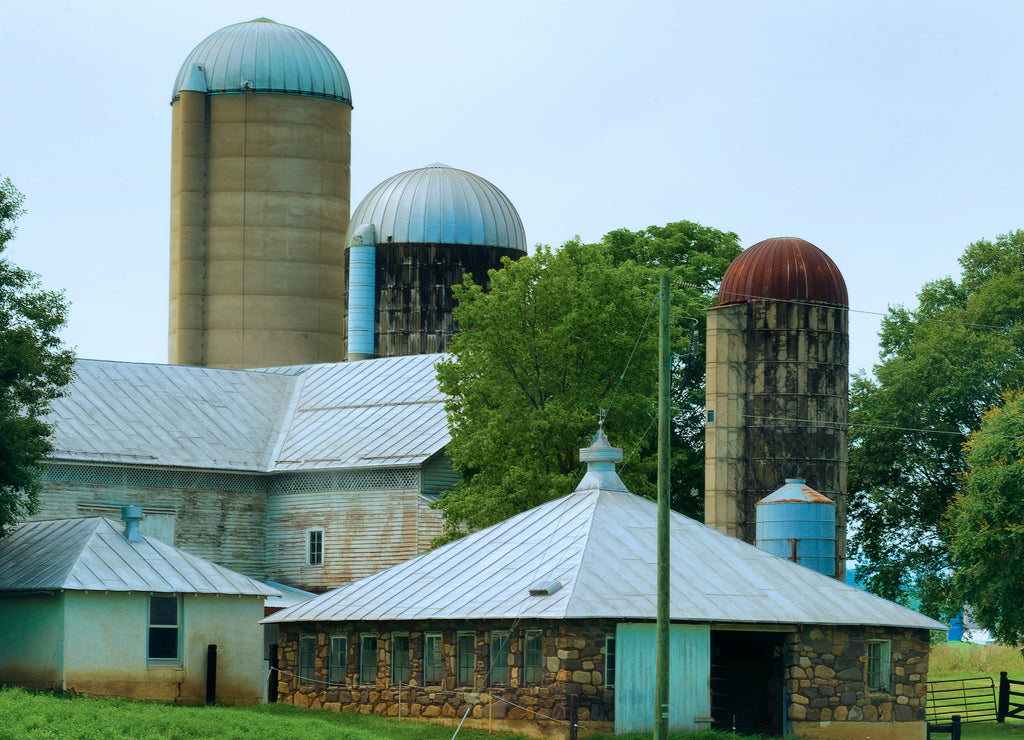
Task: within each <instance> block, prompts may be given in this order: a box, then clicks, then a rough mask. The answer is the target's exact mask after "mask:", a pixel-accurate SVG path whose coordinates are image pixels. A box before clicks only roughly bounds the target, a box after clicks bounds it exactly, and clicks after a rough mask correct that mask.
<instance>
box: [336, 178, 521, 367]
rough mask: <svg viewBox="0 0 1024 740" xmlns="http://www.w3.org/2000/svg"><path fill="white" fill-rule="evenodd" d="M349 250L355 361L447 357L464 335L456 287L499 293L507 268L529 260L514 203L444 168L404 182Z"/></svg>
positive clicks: (386, 186)
mask: <svg viewBox="0 0 1024 740" xmlns="http://www.w3.org/2000/svg"><path fill="white" fill-rule="evenodd" d="M346 245H347V247H348V248H347V250H346V254H347V264H348V268H347V271H348V283H349V287H348V295H349V305H348V352H347V356H348V359H350V360H362V359H368V358H370V357H396V356H400V355H417V354H426V353H432V352H444V351H445V348H446V347H447V346H448V340H449V339H451V336H452V334H453V332H454V331H455V324H454V321H453V320H452V308H453V305H454V300H453V298H452V290H451V286H453V285H456V284H459V283H461V282H462V278H463V276H464V275H466V274H471V275H472V276H473V280H474V282H475V283H477V284H478V285H482V286H483V287H484V289H485V290H486V289H487V288H488V287H489V283H490V281H489V279H488V276H487V271H488V270H490V269H496V268H498V267H500V266H501V258H502V257H505V256H508V257H512V258H513V259H514V258H517V257H520V256H522V255H524V254H526V234H525V232H524V231H523V224H522V221H521V220H520V219H519V213H518V212H517V211H516V209H515V207H514V206H513V205H512V202H511V201H510V200H509V199H508V197H507V196H506V195H505V194H504V193H502V192H501V191H500V190H499V189H498V188H496V187H495V186H494V185H492V184H491V183H490V182H488V181H487V180H485V179H483V178H482V177H478V176H477V175H474V174H472V173H471V172H466V171H465V170H459V169H455V168H453V167H448V166H447V165H443V164H432V165H429V166H427V167H423V168H421V169H418V170H409V171H408V172H401V173H399V174H397V175H395V176H393V177H389V178H388V179H387V180H385V181H384V182H382V183H380V184H379V185H377V187H375V188H373V190H371V191H370V192H369V194H367V196H366V197H365V198H363V200H362V202H361V203H360V204H359V205H358V206H357V207H356V209H355V211H353V213H352V221H351V225H350V226H349V232H348V237H347V239H346Z"/></svg>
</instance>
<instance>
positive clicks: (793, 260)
mask: <svg viewBox="0 0 1024 740" xmlns="http://www.w3.org/2000/svg"><path fill="white" fill-rule="evenodd" d="M756 298H773V299H776V300H795V301H814V302H819V303H830V304H833V305H838V306H849V305H850V299H849V297H848V296H847V293H846V281H844V280H843V275H842V273H840V272H839V268H838V267H836V263H835V262H833V261H832V259H831V258H830V257H829V256H828V255H827V254H825V253H824V252H822V251H821V250H820V249H818V248H817V247H816V246H814V245H813V244H811V243H810V242H808V241H804V240H803V239H797V238H796V237H792V236H785V237H779V238H776V239H765V240H764V241H763V242H758V243H757V244H755V245H754V246H752V247H748V248H747V249H744V250H743V252H741V253H740V256H739V257H737V258H736V259H735V260H733V263H732V264H731V265H729V269H727V270H726V271H725V275H724V276H723V277H722V286H721V287H720V288H719V289H718V305H719V306H725V305H728V304H730V303H746V302H747V301H749V300H751V299H756Z"/></svg>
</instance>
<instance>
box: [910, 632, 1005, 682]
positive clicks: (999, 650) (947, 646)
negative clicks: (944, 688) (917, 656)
mask: <svg viewBox="0 0 1024 740" xmlns="http://www.w3.org/2000/svg"><path fill="white" fill-rule="evenodd" d="M1000 671H1006V675H1007V676H1008V677H1009V678H1011V679H1013V680H1015V681H1024V657H1022V656H1021V652H1020V649H1019V648H1016V647H1008V646H1006V645H975V644H973V643H970V642H941V643H937V644H935V645H932V654H931V657H930V658H929V659H928V680H930V681H940V680H944V679H950V678H968V677H973V676H992V678H993V679H995V680H996V681H998V680H999V672H1000Z"/></svg>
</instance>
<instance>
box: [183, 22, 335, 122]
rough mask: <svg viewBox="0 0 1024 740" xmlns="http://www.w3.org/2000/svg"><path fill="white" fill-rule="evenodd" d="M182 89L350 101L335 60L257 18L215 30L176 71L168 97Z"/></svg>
mask: <svg viewBox="0 0 1024 740" xmlns="http://www.w3.org/2000/svg"><path fill="white" fill-rule="evenodd" d="M182 90H198V91H200V92H206V93H240V92H275V93H290V94H293V95H313V96H317V97H324V98H333V99H335V100H341V101H343V102H346V103H349V104H351V103H352V90H351V88H350V87H349V84H348V76H347V75H346V74H345V70H344V69H343V68H342V66H341V62H339V61H338V58H337V57H336V56H334V54H333V53H332V52H331V50H330V49H328V48H327V47H326V46H324V45H323V44H322V43H321V42H320V41H318V40H317V39H315V38H313V37H312V36H311V35H309V34H308V33H306V32H305V31H300V30H299V29H297V28H292V27H291V26H286V25H283V24H281V23H275V22H274V21H272V20H270V19H268V18H257V19H256V20H252V21H248V22H246V23H236V24H234V25H232V26H226V27H225V28H222V29H220V30H219V31H215V32H214V33H212V34H210V35H209V36H207V37H206V38H205V39H204V40H203V41H201V42H200V43H199V45H198V46H196V48H194V49H193V50H192V53H191V54H189V55H188V57H187V58H186V59H185V62H184V63H183V64H182V65H181V69H180V70H179V71H178V77H177V79H176V80H175V82H174V93H173V95H172V96H171V99H172V101H173V100H177V99H178V95H179V94H180V93H181V91H182Z"/></svg>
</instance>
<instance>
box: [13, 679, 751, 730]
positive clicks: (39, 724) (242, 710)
mask: <svg viewBox="0 0 1024 740" xmlns="http://www.w3.org/2000/svg"><path fill="white" fill-rule="evenodd" d="M452 732H453V729H452V728H450V727H443V726H440V725H436V724H431V723H429V722H417V721H414V720H400V719H388V718H385V717H377V716H374V715H366V714H353V713H349V712H332V711H326V710H316V709H301V708H299V707H293V706H289V705H284V704H258V705H255V706H251V707H182V706H173V705H169V704H152V703H148V702H129V701H123V700H120V699H89V698H85V697H71V696H61V695H57V694H50V693H45V692H28V691H23V690H22V689H15V688H8V689H0V740H15V738H17V740H41V739H42V738H57V739H59V740H78V739H80V740H92V739H93V738H102V739H103V740H108V739H109V740H188V739H190V738H215V739H216V740H239V739H253V738H259V740H263V739H264V738H273V739H274V740H293V739H294V740H450V738H451V736H452ZM618 738H619V740H649V738H650V735H635V734H634V735H620V736H618ZM671 738H672V740H734V738H735V740H742V736H740V735H735V736H734V735H732V734H731V733H720V732H699V733H682V734H678V735H672V736H671ZM459 740H527V738H525V737H524V736H521V735H510V734H487V733H483V732H479V731H474V730H466V729H463V730H462V731H461V732H459Z"/></svg>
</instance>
